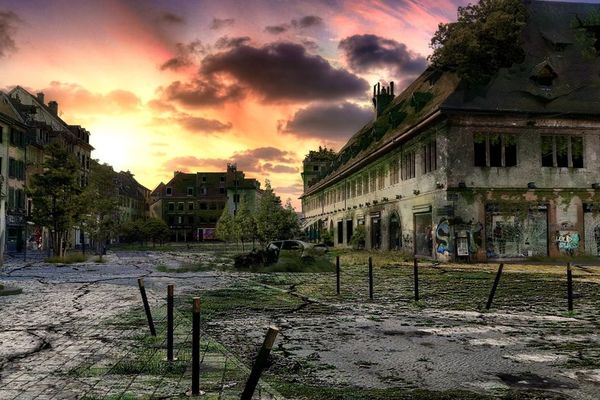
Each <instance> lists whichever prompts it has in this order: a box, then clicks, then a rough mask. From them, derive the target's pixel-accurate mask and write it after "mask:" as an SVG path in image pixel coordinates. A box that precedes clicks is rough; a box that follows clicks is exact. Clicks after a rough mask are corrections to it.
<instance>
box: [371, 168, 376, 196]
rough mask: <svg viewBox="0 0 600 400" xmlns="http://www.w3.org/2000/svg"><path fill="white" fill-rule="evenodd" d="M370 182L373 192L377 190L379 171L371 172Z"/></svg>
mask: <svg viewBox="0 0 600 400" xmlns="http://www.w3.org/2000/svg"><path fill="white" fill-rule="evenodd" d="M369 184H370V186H371V192H374V191H375V190H377V171H371V172H369Z"/></svg>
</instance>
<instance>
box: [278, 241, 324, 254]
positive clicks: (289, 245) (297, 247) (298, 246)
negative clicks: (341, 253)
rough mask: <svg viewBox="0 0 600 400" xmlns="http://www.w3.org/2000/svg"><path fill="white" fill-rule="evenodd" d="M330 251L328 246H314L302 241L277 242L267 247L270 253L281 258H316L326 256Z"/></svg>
mask: <svg viewBox="0 0 600 400" xmlns="http://www.w3.org/2000/svg"><path fill="white" fill-rule="evenodd" d="M328 250H329V249H328V248H327V246H326V245H314V244H312V243H306V242H303V241H301V240H275V241H272V242H271V243H269V244H268V245H267V251H268V252H275V253H276V254H277V258H280V257H285V258H288V257H298V258H306V257H315V256H320V255H323V254H325V253H326V252H327V251H328Z"/></svg>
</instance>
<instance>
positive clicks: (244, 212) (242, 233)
mask: <svg viewBox="0 0 600 400" xmlns="http://www.w3.org/2000/svg"><path fill="white" fill-rule="evenodd" d="M234 227H235V230H236V234H237V237H238V239H239V241H240V242H241V243H242V251H243V250H244V242H249V241H252V245H253V246H254V242H255V240H256V221H255V219H254V216H253V215H252V212H251V211H250V207H249V205H248V201H247V200H246V197H245V196H241V201H240V205H239V207H238V209H237V211H236V213H235V217H234Z"/></svg>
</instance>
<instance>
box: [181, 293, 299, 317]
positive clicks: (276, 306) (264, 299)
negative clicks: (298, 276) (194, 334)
mask: <svg viewBox="0 0 600 400" xmlns="http://www.w3.org/2000/svg"><path fill="white" fill-rule="evenodd" d="M301 304H303V302H302V300H300V299H299V298H297V297H296V296H292V295H290V294H288V293H284V292H281V291H279V290H276V289H270V288H265V287H262V286H247V285H240V286H234V287H230V288H227V289H216V290H209V291H206V292H203V293H202V318H203V319H205V320H207V321H210V320H213V319H218V318H220V317H221V318H222V317H224V318H231V317H233V316H234V315H235V313H244V312H248V311H263V312H271V311H277V312H285V311H290V310H293V309H295V308H297V307H299V306H300V305H301ZM180 307H181V312H182V313H184V314H188V313H189V310H190V309H191V306H190V304H182V305H180Z"/></svg>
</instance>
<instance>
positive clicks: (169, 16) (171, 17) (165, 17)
mask: <svg viewBox="0 0 600 400" xmlns="http://www.w3.org/2000/svg"><path fill="white" fill-rule="evenodd" d="M158 18H159V21H160V22H164V23H167V24H174V25H179V24H184V23H185V19H184V18H183V17H182V16H180V15H177V14H175V13H172V12H169V11H164V12H162V13H161V14H160V16H159V17H158Z"/></svg>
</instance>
